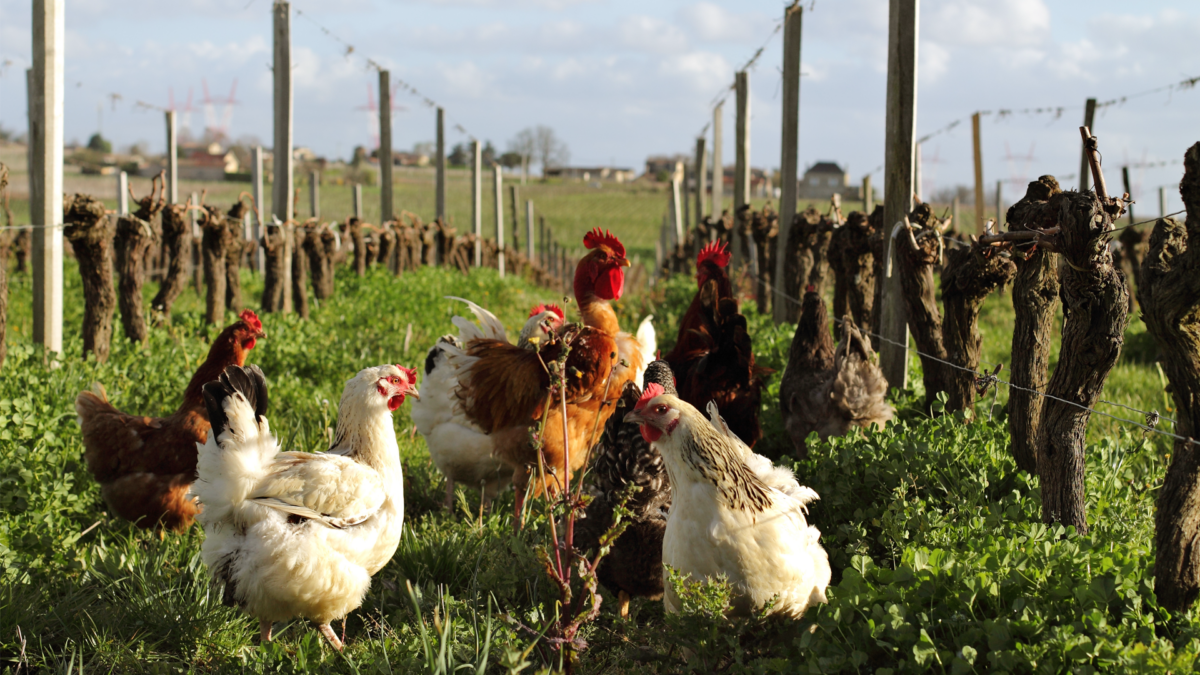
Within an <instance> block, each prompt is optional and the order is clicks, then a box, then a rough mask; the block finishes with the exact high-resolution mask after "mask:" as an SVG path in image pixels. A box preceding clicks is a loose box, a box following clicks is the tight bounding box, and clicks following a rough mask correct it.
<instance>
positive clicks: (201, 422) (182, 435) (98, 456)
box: [75, 383, 208, 483]
mask: <svg viewBox="0 0 1200 675" xmlns="http://www.w3.org/2000/svg"><path fill="white" fill-rule="evenodd" d="M75 413H76V414H77V415H78V416H79V427H80V432H81V435H82V436H83V447H84V453H83V456H84V459H85V460H86V461H87V465H88V470H89V471H91V472H92V475H93V476H95V477H96V480H97V481H98V482H100V483H106V482H109V481H112V480H116V479H117V478H119V477H121V476H123V475H126V474H130V473H155V474H162V475H172V474H192V473H194V472H195V470H196V446H195V444H196V443H203V442H204V439H205V438H207V437H208V421H207V420H205V419H203V417H202V416H195V417H196V419H192V418H191V416H188V415H184V416H176V417H174V418H158V417H145V416H142V415H127V414H125V413H123V412H121V411H120V410H117V409H116V408H114V407H113V406H112V404H111V403H109V402H108V397H107V395H106V394H105V392H104V387H103V386H101V385H100V384H99V383H97V384H93V385H92V391H81V392H79V396H77V397H76V398H75Z"/></svg>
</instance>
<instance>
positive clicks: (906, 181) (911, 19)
mask: <svg viewBox="0 0 1200 675" xmlns="http://www.w3.org/2000/svg"><path fill="white" fill-rule="evenodd" d="M890 2H891V4H890V7H889V10H888V23H889V26H890V31H889V36H888V84H887V132H886V140H885V143H886V147H885V153H884V185H883V192H884V195H883V198H884V206H883V222H884V223H885V224H886V226H887V227H889V228H891V229H890V231H885V232H884V235H885V236H886V235H889V234H890V235H891V236H889V237H887V238H886V239H885V240H884V248H885V255H886V256H887V258H886V259H885V262H884V278H883V279H882V282H883V284H884V286H883V297H882V299H881V302H882V304H883V306H882V307H881V308H880V311H881V312H882V321H881V322H880V332H881V333H882V335H883V337H884V341H883V344H882V345H880V349H879V365H880V367H881V368H882V370H883V376H884V377H885V378H886V379H887V381H888V385H889V386H892V387H900V388H903V387H905V386H907V384H908V367H907V366H908V352H907V349H906V347H907V346H908V330H907V321H906V317H905V311H904V300H903V298H902V289H901V286H900V276H899V269H898V266H897V265H896V262H895V256H896V255H897V254H898V253H899V251H898V250H897V249H898V243H899V242H897V241H896V239H897V237H898V236H900V235H901V231H902V230H903V229H905V224H904V220H905V217H906V215H907V214H908V212H909V209H910V208H911V205H912V195H913V156H914V151H915V145H916V130H917V32H918V15H919V0H890Z"/></svg>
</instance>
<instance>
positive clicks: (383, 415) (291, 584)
mask: <svg viewBox="0 0 1200 675" xmlns="http://www.w3.org/2000/svg"><path fill="white" fill-rule="evenodd" d="M415 383H416V372H415V371H413V370H411V369H408V368H404V367H402V366H393V365H383V366H377V367H374V368H365V369H363V370H362V371H360V372H359V373H358V375H357V376H355V377H354V378H353V379H351V380H350V381H348V382H347V383H346V387H345V389H344V390H343V392H342V400H341V403H340V404H339V406H338V425H337V440H336V441H335V442H334V445H333V447H332V448H330V450H329V451H328V452H323V453H307V452H280V447H279V442H278V441H277V440H276V439H275V437H274V436H272V435H271V430H270V427H269V426H268V424H267V419H266V418H265V417H263V413H265V412H266V409H267V386H266V381H265V379H264V377H263V374H262V371H261V370H259V368H258V366H251V367H249V368H240V367H238V366H230V367H228V368H226V370H225V372H224V373H222V374H221V377H220V379H219V380H218V381H215V382H209V383H208V384H206V385H204V402H205V405H206V407H207V408H208V416H209V420H210V421H211V422H212V433H210V434H209V435H208V440H207V441H206V442H205V443H204V444H197V445H196V447H197V448H198V451H199V457H198V462H197V467H196V470H197V474H198V479H197V480H196V482H195V484H194V485H193V486H192V493H193V494H194V495H196V496H197V497H199V499H200V502H201V503H202V504H203V506H204V510H203V511H202V512H201V513H200V515H199V516H197V520H198V521H199V522H200V524H201V525H202V526H203V527H204V533H205V540H204V545H203V547H202V549H201V552H202V555H203V557H204V563H205V564H206V565H207V566H208V568H209V570H210V571H211V573H212V575H213V577H214V578H215V579H217V580H219V581H221V582H223V583H224V585H225V591H224V596H223V600H224V602H225V603H226V604H231V605H232V604H236V605H238V606H239V607H241V608H242V609H243V610H245V611H246V613H248V614H250V615H251V616H254V617H257V618H258V620H259V629H260V631H261V634H262V639H263V640H264V641H269V640H270V639H271V625H272V623H273V622H275V621H284V620H288V619H292V618H295V617H305V618H308V619H311V620H313V621H315V622H316V623H317V624H318V626H319V628H320V630H321V633H322V634H323V635H324V636H325V637H326V638H327V639H328V640H329V642H330V644H331V645H333V647H334V648H335V649H338V650H340V649H341V648H342V643H341V641H340V640H338V638H337V636H336V635H335V634H334V632H333V629H332V628H331V627H330V625H329V624H330V622H331V621H334V620H336V619H340V618H344V617H345V616H346V614H348V613H349V612H352V611H354V610H355V609H357V608H358V607H359V605H361V604H362V601H363V597H364V596H365V595H366V593H367V590H368V589H369V588H370V585H371V577H372V576H373V575H374V574H375V573H376V572H378V571H379V570H380V569H382V568H383V566H384V565H385V564H386V563H387V562H388V560H390V559H391V557H392V554H393V553H395V552H396V546H397V545H398V544H399V543H400V532H401V528H402V525H403V520H404V479H403V476H402V474H401V467H400V448H399V446H398V445H397V443H396V433H395V430H394V428H393V426H392V412H393V411H394V410H396V409H397V408H399V407H400V405H401V404H403V402H404V397H405V396H406V395H407V394H413V393H414V391H413V385H414V384H415Z"/></svg>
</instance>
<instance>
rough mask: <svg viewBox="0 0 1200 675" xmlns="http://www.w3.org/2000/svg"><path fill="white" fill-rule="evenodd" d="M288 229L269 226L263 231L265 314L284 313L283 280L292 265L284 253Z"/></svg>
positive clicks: (279, 226)
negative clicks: (288, 266)
mask: <svg viewBox="0 0 1200 675" xmlns="http://www.w3.org/2000/svg"><path fill="white" fill-rule="evenodd" d="M286 239H287V228H285V227H284V226H283V225H268V226H267V227H265V228H264V229H263V237H262V242H261V245H262V247H263V252H264V256H263V258H264V259H265V261H264V262H265V264H264V268H263V293H262V303H261V304H262V309H263V311H264V312H282V311H283V280H284V277H285V276H286V271H287V268H286V267H284V265H290V264H291V261H290V260H287V259H286V258H285V257H284V255H283V253H284V250H285V248H286Z"/></svg>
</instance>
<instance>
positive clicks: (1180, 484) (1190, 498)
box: [1138, 143, 1200, 611]
mask: <svg viewBox="0 0 1200 675" xmlns="http://www.w3.org/2000/svg"><path fill="white" fill-rule="evenodd" d="M1183 171H1184V173H1183V180H1182V181H1181V182H1180V184H1179V193H1180V195H1181V196H1182V197H1183V204H1184V206H1185V207H1187V219H1186V220H1185V221H1184V222H1182V223H1181V222H1179V221H1178V220H1175V219H1165V218H1164V219H1161V220H1159V221H1158V222H1157V223H1155V224H1154V233H1153V235H1152V236H1151V237H1150V242H1151V246H1150V251H1149V253H1148V254H1147V255H1146V260H1145V262H1144V263H1143V265H1142V285H1141V286H1139V288H1138V293H1139V299H1140V301H1141V305H1142V317H1143V319H1145V321H1146V329H1147V330H1148V331H1149V332H1150V334H1151V335H1153V336H1154V341H1155V342H1156V343H1157V345H1158V350H1159V353H1160V355H1161V358H1160V361H1161V363H1162V366H1163V370H1164V371H1165V372H1166V374H1167V378H1168V379H1169V380H1170V382H1171V394H1172V396H1173V398H1174V400H1175V413H1174V415H1175V428H1174V429H1172V431H1174V432H1175V433H1176V434H1178V435H1180V436H1183V437H1185V438H1189V439H1196V438H1197V437H1200V345H1198V344H1197V343H1196V338H1195V336H1196V334H1197V331H1200V319H1198V318H1197V317H1200V294H1197V293H1196V292H1195V291H1194V290H1193V289H1194V288H1195V282H1196V279H1197V278H1200V246H1197V244H1198V243H1200V143H1197V144H1195V145H1193V146H1192V147H1190V148H1188V150H1187V152H1186V153H1185V154H1184V159H1183ZM1163 201H1166V199H1165V197H1164V199H1163ZM1164 210H1165V209H1164ZM1198 482H1200V446H1198V445H1196V443H1195V441H1194V440H1192V441H1191V442H1188V441H1181V440H1178V439H1176V440H1175V443H1174V447H1173V448H1172V450H1171V464H1170V466H1169V467H1168V468H1167V476H1166V479H1165V480H1164V481H1163V485H1162V490H1161V492H1159V494H1158V512H1157V514H1156V515H1155V519H1154V541H1155V550H1156V552H1157V556H1156V557H1155V562H1154V594H1155V595H1156V596H1157V598H1158V603H1159V604H1160V605H1162V606H1163V607H1166V608H1167V609H1170V610H1173V611H1184V610H1186V609H1187V608H1188V607H1190V606H1191V605H1192V604H1193V603H1194V602H1195V600H1196V597H1197V596H1198V595H1200V557H1198V552H1197V550H1196V547H1195V541H1196V538H1197V536H1198V535H1200V492H1198V491H1197V489H1196V485H1197V483H1198Z"/></svg>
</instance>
